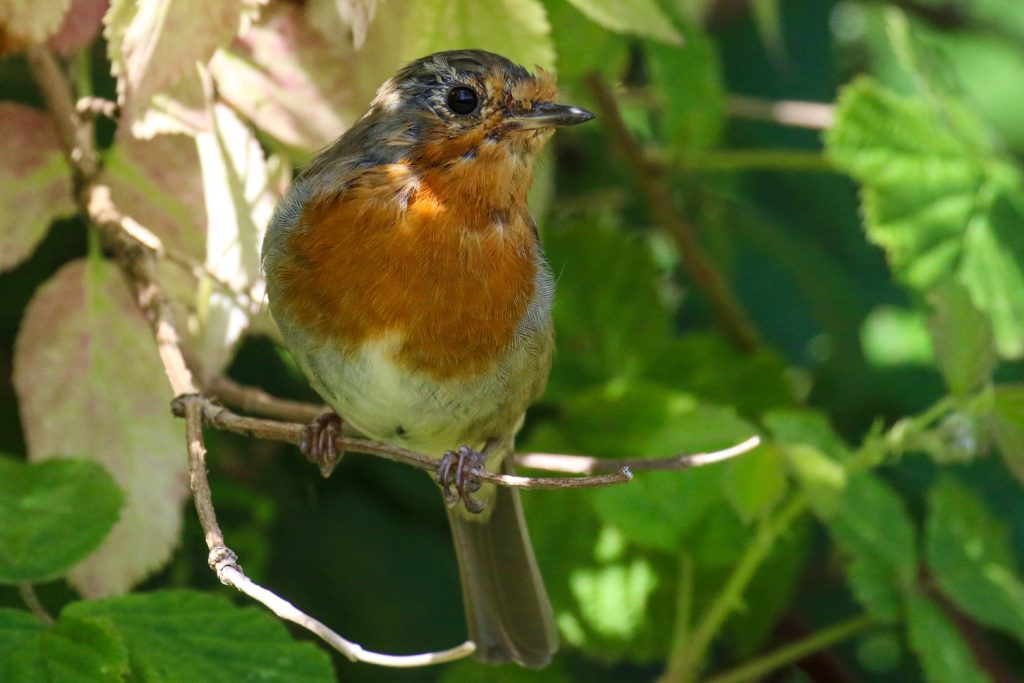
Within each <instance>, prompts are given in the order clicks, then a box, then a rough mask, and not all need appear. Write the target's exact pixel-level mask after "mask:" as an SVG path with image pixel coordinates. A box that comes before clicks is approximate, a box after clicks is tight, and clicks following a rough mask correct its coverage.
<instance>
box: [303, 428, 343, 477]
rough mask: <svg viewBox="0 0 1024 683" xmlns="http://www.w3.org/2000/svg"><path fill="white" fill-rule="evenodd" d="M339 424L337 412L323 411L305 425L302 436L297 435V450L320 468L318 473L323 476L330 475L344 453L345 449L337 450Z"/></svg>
mask: <svg viewBox="0 0 1024 683" xmlns="http://www.w3.org/2000/svg"><path fill="white" fill-rule="evenodd" d="M341 426H342V423H341V418H340V417H339V416H338V414H337V413H335V412H328V413H324V414H323V415H321V416H320V417H318V418H316V419H315V420H313V421H312V422H310V423H309V424H308V425H306V427H305V429H303V430H302V436H301V437H299V450H301V451H302V452H303V453H304V454H305V456H306V458H307V459H308V460H309V461H310V462H311V463H313V464H314V465H316V466H317V467H319V468H320V474H322V475H323V476H324V477H329V476H331V472H333V471H334V468H335V467H337V466H338V463H339V462H341V458H342V456H344V455H345V451H339V450H338V447H337V440H338V437H339V436H341Z"/></svg>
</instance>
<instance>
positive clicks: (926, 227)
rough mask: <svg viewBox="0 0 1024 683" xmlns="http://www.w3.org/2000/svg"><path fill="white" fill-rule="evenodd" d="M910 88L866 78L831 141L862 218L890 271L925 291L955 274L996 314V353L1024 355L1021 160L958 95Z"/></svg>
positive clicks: (844, 104) (847, 92)
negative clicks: (856, 187) (899, 90)
mask: <svg viewBox="0 0 1024 683" xmlns="http://www.w3.org/2000/svg"><path fill="white" fill-rule="evenodd" d="M941 105H942V106H941V111H940V109H939V107H937V106H936V105H935V104H934V103H933V102H932V101H930V100H925V99H924V98H915V97H904V96H900V95H897V94H895V93H892V92H890V91H887V90H885V89H884V88H882V87H881V86H879V85H877V84H876V83H874V82H873V81H871V80H870V79H866V78H861V79H858V80H856V81H854V82H853V83H852V84H851V85H849V86H847V87H846V88H845V89H844V91H843V94H842V95H841V97H840V101H839V106H838V109H837V112H836V123H835V125H834V126H833V127H832V129H831V130H830V132H829V134H828V136H827V138H826V141H827V147H828V151H829V153H830V156H831V157H832V159H833V160H834V161H835V163H836V165H837V166H839V167H840V168H842V169H843V170H845V171H847V172H848V173H850V174H851V175H852V176H853V177H854V178H856V179H857V180H858V181H860V182H861V183H862V184H863V186H864V189H863V194H862V199H863V209H864V217H865V227H866V229H867V232H868V236H869V238H870V239H871V240H872V241H874V242H876V243H877V244H879V245H880V246H882V247H883V248H884V249H885V251H886V253H887V255H888V258H889V262H890V264H891V266H892V267H893V270H894V271H895V272H896V274H897V275H899V276H900V277H901V278H902V279H903V280H904V281H905V282H906V283H907V284H908V285H909V286H911V287H913V288H915V289H917V290H918V291H920V292H921V293H925V292H927V291H928V290H929V289H931V288H932V287H934V286H935V285H936V284H937V283H938V282H940V281H941V280H943V279H944V278H947V277H949V276H950V275H955V276H956V277H957V279H958V280H959V281H960V282H961V283H962V284H964V286H965V287H966V288H967V290H968V293H969V295H970V298H971V300H972V301H973V302H974V304H975V305H976V306H978V308H980V309H981V310H982V311H984V312H985V313H988V314H989V315H990V316H991V317H992V323H993V327H994V330H995V337H996V343H997V347H998V349H999V352H1000V353H1001V354H1002V355H1004V356H1008V357H1019V356H1021V355H1022V354H1024V238H1022V237H1021V236H1020V235H1021V231H1020V229H1019V228H1020V225H1021V224H1022V223H1024V209H1022V207H1024V192H1022V191H1021V189H1020V187H1021V184H1022V179H1021V176H1020V173H1019V171H1018V170H1017V169H1016V167H1015V166H1014V165H1013V164H1012V163H1011V162H1010V161H1008V160H1007V159H1005V158H1004V157H1002V156H1000V154H999V153H998V152H997V151H996V149H995V146H994V144H993V143H992V141H991V140H990V139H989V138H988V136H987V135H986V133H985V132H984V131H985V128H984V126H983V125H981V123H980V122H979V121H978V119H977V117H976V116H974V115H973V114H972V113H971V112H970V111H968V110H967V109H966V108H965V107H963V106H962V105H961V104H960V103H959V102H958V101H956V100H954V99H952V98H948V97H946V98H943V99H942V100H941Z"/></svg>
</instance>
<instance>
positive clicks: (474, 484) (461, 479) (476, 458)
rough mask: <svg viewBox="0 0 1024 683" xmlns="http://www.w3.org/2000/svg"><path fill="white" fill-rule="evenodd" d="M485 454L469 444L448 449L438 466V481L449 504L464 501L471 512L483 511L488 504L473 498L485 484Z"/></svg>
mask: <svg viewBox="0 0 1024 683" xmlns="http://www.w3.org/2000/svg"><path fill="white" fill-rule="evenodd" d="M484 458H485V456H484V454H483V453H479V452H477V451H474V450H473V449H472V448H470V447H469V446H459V449H458V450H457V451H447V452H446V453H445V454H444V456H443V457H442V458H441V464H440V465H438V468H437V483H438V484H440V485H441V493H443V494H444V500H445V502H446V503H448V504H449V505H454V504H455V503H457V502H458V501H460V500H461V501H462V502H463V504H464V505H465V506H466V509H467V510H469V511H470V512H476V513H479V512H483V510H484V507H486V504H485V503H483V502H481V501H478V500H477V499H475V498H473V494H474V493H476V492H477V491H479V490H480V487H481V486H482V485H483V484H482V482H481V481H480V476H479V475H480V471H481V470H482V469H483V468H484Z"/></svg>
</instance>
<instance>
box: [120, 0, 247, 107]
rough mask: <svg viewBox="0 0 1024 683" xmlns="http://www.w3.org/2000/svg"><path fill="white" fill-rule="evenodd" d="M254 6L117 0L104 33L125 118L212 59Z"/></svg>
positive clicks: (213, 0) (212, 0) (221, 0)
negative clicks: (198, 64)
mask: <svg viewBox="0 0 1024 683" xmlns="http://www.w3.org/2000/svg"><path fill="white" fill-rule="evenodd" d="M249 11H251V10H250V9H249V6H248V5H247V4H246V3H242V2H239V1H238V0H149V1H148V2H137V0H113V2H112V4H111V6H110V11H109V12H107V15H106V17H105V18H104V20H103V21H104V26H105V30H104V35H105V36H106V38H107V42H108V56H109V58H110V61H111V64H112V70H113V73H114V75H115V76H116V77H117V88H118V96H119V97H120V99H121V101H122V102H123V104H124V117H125V119H127V120H132V119H134V118H136V117H137V116H140V115H141V114H142V112H143V111H145V110H146V109H147V108H148V107H149V105H150V100H151V99H152V97H153V95H155V94H156V93H157V92H159V91H161V90H163V89H164V88H167V87H168V86H170V85H172V84H174V83H175V82H176V81H177V80H178V79H180V78H181V77H182V76H184V75H186V74H187V73H188V72H189V71H191V70H193V69H194V68H195V65H196V63H197V62H199V63H203V64H205V63H206V62H207V61H209V59H210V57H211V56H212V55H213V53H214V51H215V50H216V49H217V48H218V47H219V46H221V45H223V44H225V43H228V42H229V41H230V40H231V39H232V38H233V37H234V36H235V34H237V33H238V31H239V29H240V27H241V26H242V19H243V17H244V16H248V15H247V14H246V13H247V12H249Z"/></svg>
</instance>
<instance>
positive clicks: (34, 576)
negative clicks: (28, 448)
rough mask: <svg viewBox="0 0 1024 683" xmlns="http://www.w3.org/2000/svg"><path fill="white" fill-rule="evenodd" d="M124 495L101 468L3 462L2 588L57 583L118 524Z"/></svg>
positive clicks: (84, 464) (0, 510)
mask: <svg viewBox="0 0 1024 683" xmlns="http://www.w3.org/2000/svg"><path fill="white" fill-rule="evenodd" d="M122 502H123V496H122V495H121V490H120V489H119V488H118V487H117V485H116V484H115V483H114V480H113V479H111V477H110V475H109V474H107V471H106V470H105V469H103V467H101V466H100V465H97V464H96V463H94V462H89V461H86V460H64V459H62V460H50V461H48V462H43V463H38V464H35V465H28V464H25V463H21V462H18V461H17V460H13V459H11V458H6V457H0V519H2V520H3V524H0V583H18V582H39V581H47V580H49V579H53V578H56V577H58V576H60V575H62V574H63V573H64V572H66V571H67V570H68V569H70V568H71V567H72V566H73V565H74V564H75V563H76V562H78V561H80V560H81V559H82V558H84V557H85V556H86V555H88V554H89V553H91V552H92V551H93V550H95V549H96V548H97V546H99V544H100V542H101V541H102V540H103V538H104V537H105V536H106V535H107V533H108V532H109V531H110V529H111V527H113V526H114V523H115V522H116V521H117V517H118V512H119V511H120V509H121V505H122Z"/></svg>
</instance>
